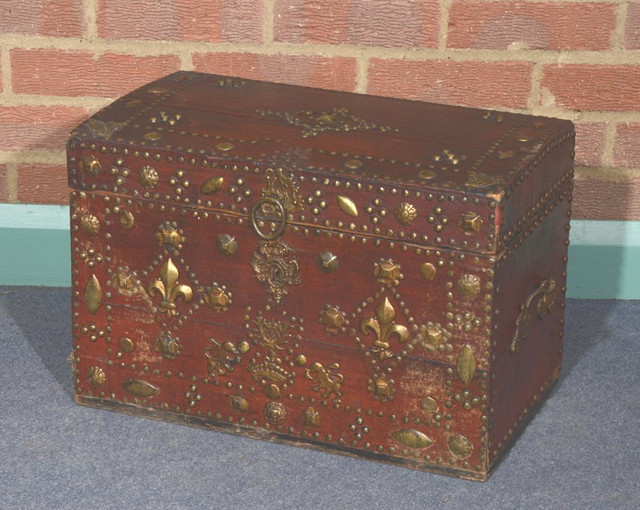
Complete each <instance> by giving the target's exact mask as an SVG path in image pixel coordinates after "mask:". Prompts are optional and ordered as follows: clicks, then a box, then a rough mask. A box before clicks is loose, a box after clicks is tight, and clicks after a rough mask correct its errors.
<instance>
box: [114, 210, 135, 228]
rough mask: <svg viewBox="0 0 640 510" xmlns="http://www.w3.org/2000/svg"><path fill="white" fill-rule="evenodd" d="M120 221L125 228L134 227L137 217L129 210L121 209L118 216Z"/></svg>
mask: <svg viewBox="0 0 640 510" xmlns="http://www.w3.org/2000/svg"><path fill="white" fill-rule="evenodd" d="M118 221H119V222H120V225H121V226H122V227H123V228H127V229H128V228H132V227H133V225H134V223H135V217H134V216H133V214H132V213H131V212H129V211H121V212H120V215H119V216H118Z"/></svg>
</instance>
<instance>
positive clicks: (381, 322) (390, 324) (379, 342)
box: [360, 298, 409, 361]
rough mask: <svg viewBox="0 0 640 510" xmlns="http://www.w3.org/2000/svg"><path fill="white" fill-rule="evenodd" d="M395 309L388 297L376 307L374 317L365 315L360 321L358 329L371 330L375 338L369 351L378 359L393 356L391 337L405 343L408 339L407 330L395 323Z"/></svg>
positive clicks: (367, 331) (382, 359)
mask: <svg viewBox="0 0 640 510" xmlns="http://www.w3.org/2000/svg"><path fill="white" fill-rule="evenodd" d="M395 318H396V310H395V308H393V306H392V305H391V303H390V302H389V299H388V298H384V301H383V302H382V303H380V305H378V308H376V316H375V317H366V318H364V319H363V320H362V321H361V322H360V330H361V331H362V332H363V333H364V334H365V335H367V334H369V333H370V332H372V333H373V334H374V335H375V340H374V342H373V345H372V347H371V352H372V353H373V354H375V355H376V357H377V358H378V359H379V360H380V361H384V360H386V359H390V358H393V357H394V353H393V350H392V349H391V339H392V338H393V337H398V341H399V342H400V343H405V342H406V341H407V340H408V339H409V330H408V329H407V328H406V327H405V326H403V325H401V324H396V323H395Z"/></svg>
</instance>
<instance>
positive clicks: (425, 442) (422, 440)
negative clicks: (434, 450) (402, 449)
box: [391, 429, 433, 448]
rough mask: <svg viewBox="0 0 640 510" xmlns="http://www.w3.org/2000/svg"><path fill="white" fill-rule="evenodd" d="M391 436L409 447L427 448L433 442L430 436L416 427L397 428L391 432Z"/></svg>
mask: <svg viewBox="0 0 640 510" xmlns="http://www.w3.org/2000/svg"><path fill="white" fill-rule="evenodd" d="M391 437H393V439H395V440H396V441H400V442H401V443H402V444H403V445H405V446H408V447H409V448H426V447H427V446H431V445H432V444H433V440H432V439H431V438H430V437H429V436H427V435H426V434H424V433H423V432H420V431H419V430H415V429H400V430H395V431H393V432H392V433H391Z"/></svg>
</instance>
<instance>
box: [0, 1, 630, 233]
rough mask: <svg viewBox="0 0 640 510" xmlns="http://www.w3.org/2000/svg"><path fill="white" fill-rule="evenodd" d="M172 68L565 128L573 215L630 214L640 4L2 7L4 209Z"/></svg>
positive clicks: (49, 181) (54, 184)
mask: <svg viewBox="0 0 640 510" xmlns="http://www.w3.org/2000/svg"><path fill="white" fill-rule="evenodd" d="M178 69H193V70H198V71H205V72H206V71H209V72H217V73H223V74H230V75H236V76H243V77H250V78H260V79H267V80H273V81H282V82H289V83H296V84H302V85H312V86H317V87H324V88H332V89H339V90H348V91H355V92H368V93H372V94H381V95H388V96H396V97H404V98H414V99H421V100H426V101H435V102H442V103H449V104H459V105H468V106H476V107H481V108H498V109H507V110H511V111H518V112H532V113H536V114H541V115H550V116H557V117H562V118H567V119H571V120H573V121H574V122H575V123H576V127H577V154H576V164H577V172H576V192H575V201H574V211H575V214H574V216H575V217H579V218H592V219H634V220H640V0H632V1H629V2H626V1H622V0H556V1H551V0H549V1H545V0H535V1H511V0H503V1H497V0H440V1H436V0H375V1H373V0H166V1H164V0H163V1H161V2H160V1H156V0H136V1H135V2H132V1H130V0H28V1H19V0H0V202H26V203H64V202H65V201H66V195H67V191H66V181H65V169H64V162H65V158H64V143H65V139H66V137H67V133H68V131H69V130H70V129H71V128H72V127H74V126H75V125H76V124H78V123H79V122H80V121H81V120H83V119H84V118H86V117H87V116H88V115H90V114H91V113H93V112H94V111H96V110H97V109H99V108H101V107H103V106H105V105H106V104H108V103H109V102H110V101H111V100H112V99H113V98H115V97H118V96H119V95H122V94H124V93H126V92H128V91H129V90H131V89H133V88H135V87H137V86H139V85H141V84H142V83H144V82H147V81H150V80H152V79H154V78H156V77H159V76H162V75H164V74H167V73H170V72H172V71H175V70H178Z"/></svg>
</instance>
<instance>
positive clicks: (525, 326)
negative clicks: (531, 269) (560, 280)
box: [509, 278, 559, 352]
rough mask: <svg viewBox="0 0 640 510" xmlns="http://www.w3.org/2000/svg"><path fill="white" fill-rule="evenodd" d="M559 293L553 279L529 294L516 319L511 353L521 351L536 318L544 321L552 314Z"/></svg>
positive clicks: (544, 281) (541, 284)
mask: <svg viewBox="0 0 640 510" xmlns="http://www.w3.org/2000/svg"><path fill="white" fill-rule="evenodd" d="M558 291H559V288H558V286H557V284H556V281H555V280H554V279H553V278H548V279H546V280H543V281H542V282H540V284H539V285H538V287H537V288H536V289H535V290H534V291H533V292H532V293H531V294H529V297H527V300H526V301H525V303H524V304H523V305H522V306H521V307H520V315H518V318H517V319H516V331H515V334H514V335H513V340H512V341H511V345H510V346H509V348H510V349H511V352H518V351H519V350H520V344H521V343H522V341H523V340H524V339H525V338H526V337H527V334H528V333H529V330H530V329H531V326H532V323H533V322H534V319H535V318H536V317H537V318H538V319H539V320H542V319H544V316H545V315H548V314H550V313H551V311H552V308H553V305H554V304H555V302H556V294H557V293H558Z"/></svg>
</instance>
